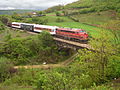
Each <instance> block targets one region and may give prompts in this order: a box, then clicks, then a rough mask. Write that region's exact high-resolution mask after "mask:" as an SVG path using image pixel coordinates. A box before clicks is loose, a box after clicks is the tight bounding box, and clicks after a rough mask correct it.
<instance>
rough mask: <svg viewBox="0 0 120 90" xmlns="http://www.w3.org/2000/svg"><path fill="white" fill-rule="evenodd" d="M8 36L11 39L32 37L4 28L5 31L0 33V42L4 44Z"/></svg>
mask: <svg viewBox="0 0 120 90" xmlns="http://www.w3.org/2000/svg"><path fill="white" fill-rule="evenodd" d="M8 35H10V37H11V38H15V37H20V38H25V37H28V36H32V35H31V34H28V33H26V32H22V31H19V30H12V29H9V28H6V30H4V31H0V42H4V41H5V39H6V37H7V36H8Z"/></svg>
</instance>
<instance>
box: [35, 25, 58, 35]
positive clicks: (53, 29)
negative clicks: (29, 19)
mask: <svg viewBox="0 0 120 90" xmlns="http://www.w3.org/2000/svg"><path fill="white" fill-rule="evenodd" d="M57 28H58V27H57V26H47V25H38V24H35V26H34V31H35V32H42V31H48V32H49V33H50V34H51V35H54V34H56V29H57Z"/></svg>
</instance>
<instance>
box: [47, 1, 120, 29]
mask: <svg viewBox="0 0 120 90" xmlns="http://www.w3.org/2000/svg"><path fill="white" fill-rule="evenodd" d="M58 7H59V11H61V13H64V14H65V15H66V16H68V17H70V18H72V19H73V20H75V21H77V22H80V23H84V24H89V25H92V26H97V27H103V28H107V29H112V30H116V29H117V30H118V29H119V28H120V0H79V1H77V2H74V3H71V4H68V5H66V6H58ZM58 7H57V8H56V7H52V8H51V9H50V8H49V9H48V10H47V12H48V11H53V12H54V11H58ZM61 8H62V9H61Z"/></svg>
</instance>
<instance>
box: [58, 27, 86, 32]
mask: <svg viewBox="0 0 120 90" xmlns="http://www.w3.org/2000/svg"><path fill="white" fill-rule="evenodd" d="M58 30H63V31H73V32H79V31H84V30H83V29H77V28H58Z"/></svg>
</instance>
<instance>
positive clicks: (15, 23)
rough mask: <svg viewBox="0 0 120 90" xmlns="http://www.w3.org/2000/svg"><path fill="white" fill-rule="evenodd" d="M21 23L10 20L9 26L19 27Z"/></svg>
mask: <svg viewBox="0 0 120 90" xmlns="http://www.w3.org/2000/svg"><path fill="white" fill-rule="evenodd" d="M21 24H22V23H17V22H12V24H11V27H13V28H21Z"/></svg>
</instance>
